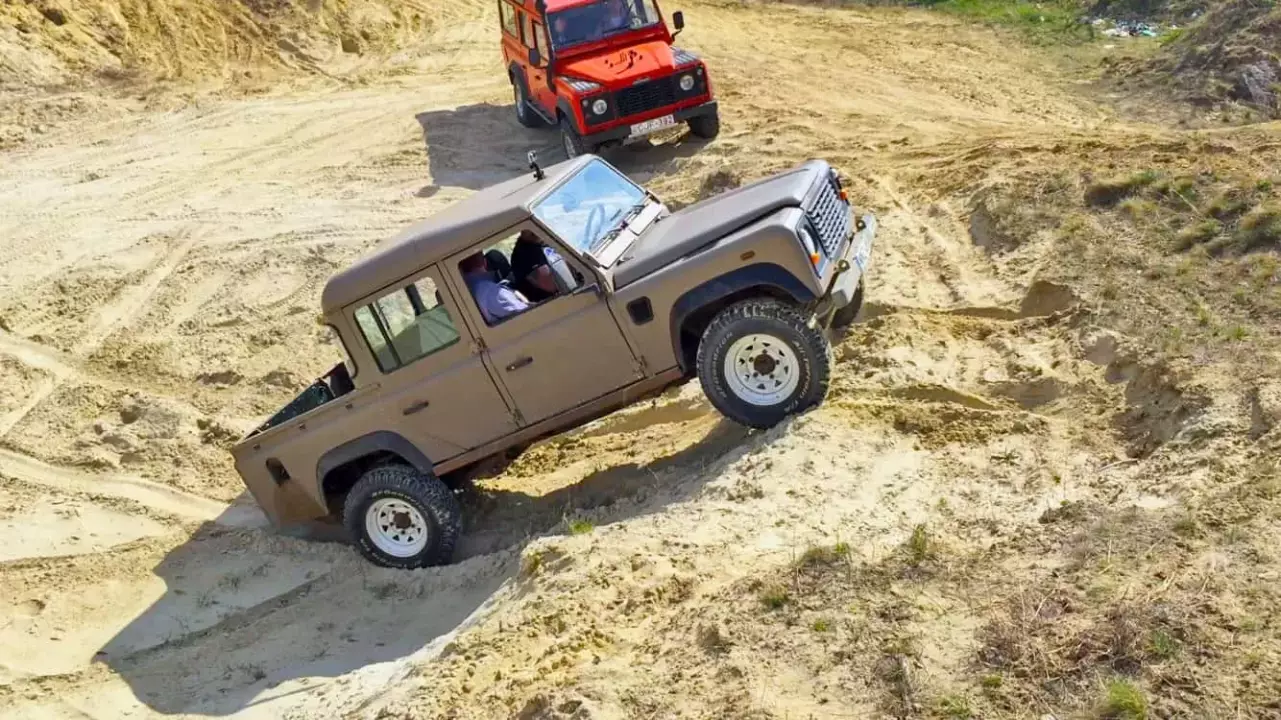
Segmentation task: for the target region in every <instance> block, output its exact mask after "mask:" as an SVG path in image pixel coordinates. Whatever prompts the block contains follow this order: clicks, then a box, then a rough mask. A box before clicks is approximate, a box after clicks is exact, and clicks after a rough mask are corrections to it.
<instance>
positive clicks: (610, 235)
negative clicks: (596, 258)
mask: <svg viewBox="0 0 1281 720" xmlns="http://www.w3.org/2000/svg"><path fill="white" fill-rule="evenodd" d="M648 206H649V198H645V199H643V200H641V201H640V202H638V203H636V204H635V205H633V206H632V207H631V209H629V210H628V211H627V212H626V213H624V214H623V221H622V222H620V223H618V224H617V225H615V226H614V227H613V228H612V229H611V230H610V231H609V232H607V233H605V234H604V235H602V236H601V238H600V240H597V241H596V242H595V243H593V244H592V247H591V249H592V250H595V249H596V248H598V247H601V246H602V245H607V244H609V242H610V241H612V240H613V239H614V238H616V237H618V234H619V233H621V232H622V231H623V228H625V227H627V224H628V223H630V222H631V221H632V220H633V219H635V217H636V216H637V215H640V214H641V211H643V210H644V209H645V208H646V207H648Z"/></svg>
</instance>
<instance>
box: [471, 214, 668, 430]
mask: <svg viewBox="0 0 1281 720" xmlns="http://www.w3.org/2000/svg"><path fill="white" fill-rule="evenodd" d="M522 230H529V231H531V232H533V233H534V234H536V235H538V237H539V238H540V239H541V240H542V241H543V242H544V243H547V244H548V245H549V246H550V247H552V248H553V249H555V250H556V251H557V252H558V253H560V254H561V256H562V257H564V258H565V261H566V262H567V263H568V264H569V265H570V267H571V268H573V269H574V271H575V272H576V274H577V275H578V277H580V278H582V281H581V282H579V283H578V286H577V287H575V288H574V289H572V290H571V291H570V292H569V293H561V294H559V295H556V296H554V297H552V298H550V299H548V300H545V301H543V302H541V303H539V304H537V305H533V306H531V307H529V308H527V309H526V310H524V311H522V312H519V313H517V314H514V315H510V316H508V317H506V318H503V319H500V320H498V321H497V322H495V323H494V324H493V325H491V324H489V323H487V322H486V321H485V319H484V317H483V316H482V315H481V313H480V309H479V307H478V306H477V304H476V301H475V298H473V297H472V295H471V292H470V291H469V290H468V289H467V284H466V283H465V282H464V281H463V278H462V274H461V272H460V271H459V269H458V263H459V262H460V261H461V260H463V259H464V258H465V257H467V256H469V255H471V254H474V253H477V252H484V251H485V250H487V249H489V248H491V247H494V246H499V247H504V246H507V247H510V240H511V239H512V238H514V237H515V236H516V235H518V234H519V233H520V231H522ZM447 264H448V271H449V273H450V276H449V280H450V283H451V284H453V285H454V286H455V287H458V288H460V291H459V292H458V296H459V297H460V298H461V299H462V300H463V302H462V303H460V304H461V305H462V306H463V307H464V311H465V312H466V314H467V319H468V321H469V322H470V323H471V325H472V326H473V327H475V328H476V329H477V337H479V338H480V339H481V340H482V342H483V343H484V345H485V354H486V356H487V357H488V359H489V365H490V370H491V372H493V373H494V374H495V375H496V379H497V381H498V383H499V384H500V385H502V386H503V387H504V388H505V389H506V390H507V392H508V394H509V395H510V397H511V399H512V401H513V404H514V405H515V406H516V409H517V411H518V412H519V413H520V421H521V424H522V425H525V426H528V425H532V424H534V423H537V422H539V421H541V420H545V419H547V418H549V417H552V416H553V415H557V414H559V413H562V412H565V411H567V410H571V409H573V408H575V407H578V406H579V405H582V404H584V403H587V402H590V401H592V400H595V399H596V398H599V397H601V396H602V395H606V394H608V393H611V392H613V391H615V390H619V389H622V388H624V387H627V386H628V385H631V384H632V383H635V382H636V381H638V380H641V379H643V378H644V374H643V373H642V372H641V369H640V364H639V363H638V362H637V361H636V357H635V355H633V353H632V350H631V347H630V346H629V345H628V344H627V341H626V340H625V339H624V337H623V333H622V330H620V329H619V326H618V322H617V321H616V320H615V319H614V315H613V313H612V312H611V310H610V307H609V304H608V303H607V302H606V296H605V294H604V292H603V290H602V288H601V285H600V284H599V283H600V280H598V279H597V277H596V276H595V275H594V274H592V273H591V272H590V271H589V270H588V269H587V268H586V267H585V266H584V265H583V264H582V263H581V262H580V261H579V260H578V258H577V257H574V256H572V255H571V254H569V253H567V252H566V251H565V249H564V248H563V247H562V246H561V245H560V244H559V243H557V242H554V241H552V240H550V239H549V238H548V237H547V236H546V235H545V234H544V233H542V232H541V231H540V230H539V228H538V227H537V226H536V225H534V224H533V223H530V222H527V223H523V224H521V225H518V226H516V227H515V228H512V229H511V230H510V231H507V232H504V233H503V234H502V235H500V236H497V237H493V238H490V239H489V240H486V241H485V242H483V243H479V244H477V245H476V246H474V247H472V248H470V249H468V250H466V251H464V252H462V253H459V254H458V255H456V256H454V257H452V258H450V259H449V260H448V261H447Z"/></svg>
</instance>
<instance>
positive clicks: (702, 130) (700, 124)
mask: <svg viewBox="0 0 1281 720" xmlns="http://www.w3.org/2000/svg"><path fill="white" fill-rule="evenodd" d="M689 131H690V133H692V134H693V135H694V137H696V138H702V139H703V140H711V139H713V138H715V137H716V136H717V135H720V134H721V116H720V114H719V113H712V114H710V115H699V116H698V117H692V118H690V119H689Z"/></svg>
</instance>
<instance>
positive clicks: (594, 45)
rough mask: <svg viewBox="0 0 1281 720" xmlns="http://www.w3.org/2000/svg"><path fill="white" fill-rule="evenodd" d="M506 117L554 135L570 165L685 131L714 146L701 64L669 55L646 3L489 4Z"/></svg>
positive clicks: (715, 117) (677, 23)
mask: <svg viewBox="0 0 1281 720" xmlns="http://www.w3.org/2000/svg"><path fill="white" fill-rule="evenodd" d="M498 11H499V12H498V18H499V26H500V30H499V32H500V35H501V37H502V47H503V62H504V64H505V66H506V67H507V76H508V79H509V80H510V81H511V84H512V95H513V97H514V98H515V108H516V119H517V120H518V121H519V122H520V123H521V124H522V125H524V126H525V127H531V128H537V127H547V126H551V127H555V128H559V129H560V135H561V141H562V144H563V145H564V147H565V153H566V155H568V156H569V157H571V158H572V157H575V156H578V155H581V154H584V153H594V152H597V151H598V150H600V149H603V148H605V147H609V146H614V145H622V144H629V143H632V142H635V141H636V140H639V139H641V138H646V137H649V136H650V135H652V134H654V133H656V132H659V131H662V130H666V129H668V128H672V127H675V126H678V125H680V124H681V123H684V124H687V125H688V126H689V130H690V132H691V133H693V134H694V135H695V136H696V137H700V138H706V139H710V138H714V137H716V135H717V134H718V133H719V132H720V116H719V114H718V113H717V107H716V101H715V100H714V99H713V97H712V84H711V79H710V78H709V77H708V73H707V66H706V64H705V63H704V62H703V61H702V60H701V59H699V57H698V56H697V55H695V54H694V53H692V52H689V51H687V50H683V49H680V48H676V47H672V42H673V41H674V39H675V37H676V34H677V33H679V32H680V31H681V30H682V29H683V28H684V27H685V17H684V15H683V14H682V13H680V12H679V11H678V12H675V13H672V25H673V27H674V28H675V32H673V31H672V30H671V29H669V28H668V26H667V22H666V21H665V20H664V19H663V16H662V13H661V12H660V10H659V8H658V5H657V3H655V2H654V0H498Z"/></svg>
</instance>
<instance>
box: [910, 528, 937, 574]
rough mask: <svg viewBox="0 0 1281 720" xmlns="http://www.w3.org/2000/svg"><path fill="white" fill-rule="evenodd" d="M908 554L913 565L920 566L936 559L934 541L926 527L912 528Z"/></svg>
mask: <svg viewBox="0 0 1281 720" xmlns="http://www.w3.org/2000/svg"><path fill="white" fill-rule="evenodd" d="M907 554H908V561H909V562H910V563H911V564H913V565H920V564H921V563H923V562H925V561H926V560H929V559H930V558H932V557H934V540H933V539H932V538H930V531H929V530H927V529H926V528H925V525H923V524H922V525H917V526H916V527H914V528H912V537H910V538H908V540H907Z"/></svg>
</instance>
